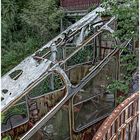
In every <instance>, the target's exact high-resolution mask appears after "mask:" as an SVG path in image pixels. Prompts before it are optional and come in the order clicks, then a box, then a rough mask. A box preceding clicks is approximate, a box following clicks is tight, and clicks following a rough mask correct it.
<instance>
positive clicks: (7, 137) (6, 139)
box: [2, 135, 11, 140]
mask: <svg viewBox="0 0 140 140" xmlns="http://www.w3.org/2000/svg"><path fill="white" fill-rule="evenodd" d="M2 140H11V136H9V135H7V136H5V137H3V138H2Z"/></svg>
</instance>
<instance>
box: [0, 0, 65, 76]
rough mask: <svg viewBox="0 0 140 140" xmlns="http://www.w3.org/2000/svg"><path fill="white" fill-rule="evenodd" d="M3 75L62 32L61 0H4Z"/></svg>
mask: <svg viewBox="0 0 140 140" xmlns="http://www.w3.org/2000/svg"><path fill="white" fill-rule="evenodd" d="M1 7H2V8H1V9H2V31H1V32H2V57H1V58H2V75H3V74H5V73H6V72H8V71H9V70H10V69H12V68H13V67H15V66H16V65H17V64H18V63H19V62H21V61H22V60H23V59H24V58H25V57H27V56H28V55H30V54H32V53H34V51H36V50H37V49H39V48H40V47H41V46H42V45H43V44H45V43H47V42H48V41H49V40H50V39H52V38H53V37H54V36H56V34H58V33H59V32H60V29H59V27H60V25H59V24H60V19H61V18H62V17H63V12H62V10H60V9H59V6H58V0H53V1H51V0H41V1H38V0H27V1H19V0H2V6H1Z"/></svg>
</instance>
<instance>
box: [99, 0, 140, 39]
mask: <svg viewBox="0 0 140 140" xmlns="http://www.w3.org/2000/svg"><path fill="white" fill-rule="evenodd" d="M102 2H103V6H104V7H105V8H106V9H107V12H108V13H110V15H112V16H115V17H116V19H117V31H116V32H115V36H116V37H118V38H120V39H121V40H127V39H130V38H138V19H139V13H138V12H139V11H138V4H139V3H138V0H133V1H132V0H123V1H118V0H110V1H108V0H102Z"/></svg>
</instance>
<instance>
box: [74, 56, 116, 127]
mask: <svg viewBox="0 0 140 140" xmlns="http://www.w3.org/2000/svg"><path fill="white" fill-rule="evenodd" d="M116 65H117V61H116V58H115V57H113V58H112V59H111V60H110V61H109V62H108V63H107V64H106V65H105V66H104V67H103V68H102V70H101V71H99V73H97V75H96V76H95V77H94V78H92V79H91V80H90V81H89V82H88V83H87V84H86V85H85V86H84V87H83V88H82V89H81V90H80V91H79V92H78V93H77V94H76V95H75V97H74V99H73V103H74V107H73V111H74V122H75V124H74V128H75V130H78V129H83V128H84V127H85V126H86V125H90V123H95V122H97V121H98V120H101V119H102V118H103V117H105V116H106V115H108V113H110V112H111V111H112V110H113V108H114V95H113V94H110V93H107V92H106V88H107V86H108V84H110V83H111V81H112V80H115V79H116V72H117V71H116Z"/></svg>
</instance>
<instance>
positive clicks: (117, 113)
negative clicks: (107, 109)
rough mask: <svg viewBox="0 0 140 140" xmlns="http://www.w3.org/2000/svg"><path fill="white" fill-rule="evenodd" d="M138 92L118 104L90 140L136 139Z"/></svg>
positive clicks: (137, 137)
mask: <svg viewBox="0 0 140 140" xmlns="http://www.w3.org/2000/svg"><path fill="white" fill-rule="evenodd" d="M138 105H139V93H138V92H137V93H134V94H132V95H131V96H130V97H128V98H127V99H126V100H125V101H123V102H122V103H121V104H120V105H118V106H117V107H116V108H115V109H114V111H113V112H112V113H111V114H110V116H109V117H108V118H107V119H106V120H105V121H104V122H103V124H102V125H101V126H100V128H99V129H98V131H97V133H96V134H95V136H94V137H93V139H92V140H118V139H119V140H138V139H139V136H138V133H139V131H138V130H139V124H138V123H139V121H138V117H139V112H138V110H139V109H138Z"/></svg>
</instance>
